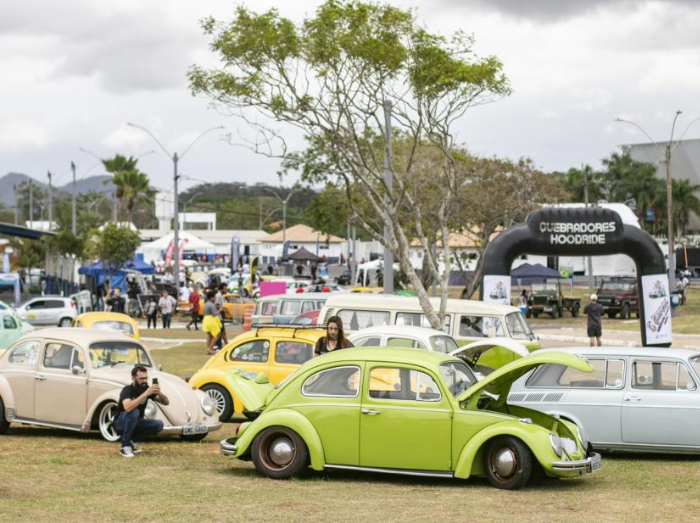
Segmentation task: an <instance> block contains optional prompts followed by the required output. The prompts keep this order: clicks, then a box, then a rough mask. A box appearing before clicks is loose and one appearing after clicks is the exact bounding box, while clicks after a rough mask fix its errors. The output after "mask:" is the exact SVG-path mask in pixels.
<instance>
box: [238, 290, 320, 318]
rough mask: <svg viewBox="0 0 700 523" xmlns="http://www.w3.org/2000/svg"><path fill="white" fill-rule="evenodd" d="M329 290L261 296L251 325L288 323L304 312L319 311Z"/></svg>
mask: <svg viewBox="0 0 700 523" xmlns="http://www.w3.org/2000/svg"><path fill="white" fill-rule="evenodd" d="M329 296H331V294H330V293H328V292H303V293H299V294H278V295H274V296H265V297H264V298H260V299H259V300H258V302H257V303H256V304H255V311H254V312H253V317H252V318H251V325H252V326H253V327H255V326H256V325H265V324H271V323H276V324H286V323H289V322H291V321H292V320H293V319H294V318H296V317H297V316H299V315H300V314H302V313H304V312H309V311H317V310H319V309H321V307H323V305H324V304H325V303H326V300H327V299H328V297H329Z"/></svg>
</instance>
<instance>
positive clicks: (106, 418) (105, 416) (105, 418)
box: [100, 403, 119, 441]
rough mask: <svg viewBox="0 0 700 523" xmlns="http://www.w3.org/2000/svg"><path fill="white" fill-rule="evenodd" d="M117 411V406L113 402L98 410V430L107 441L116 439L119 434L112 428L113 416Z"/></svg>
mask: <svg viewBox="0 0 700 523" xmlns="http://www.w3.org/2000/svg"><path fill="white" fill-rule="evenodd" d="M116 413H117V406H116V405H115V404H114V403H110V404H109V405H105V406H104V407H103V408H102V412H100V432H101V433H102V437H103V438H104V439H106V440H107V441H117V440H118V439H119V434H117V431H116V430H114V416H115V415H116Z"/></svg>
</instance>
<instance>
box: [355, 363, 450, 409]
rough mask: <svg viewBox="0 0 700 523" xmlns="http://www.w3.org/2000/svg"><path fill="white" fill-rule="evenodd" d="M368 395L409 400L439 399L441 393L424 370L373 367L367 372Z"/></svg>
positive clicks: (378, 397) (377, 397)
mask: <svg viewBox="0 0 700 523" xmlns="http://www.w3.org/2000/svg"><path fill="white" fill-rule="evenodd" d="M369 397H370V398H376V399H392V400H409V401H439V400H440V399H441V397H442V395H441V394H440V389H439V387H438V386H437V384H436V383H435V381H434V380H433V379H432V378H431V377H430V376H429V375H427V374H425V373H424V372H420V371H417V370H410V369H399V368H387V367H375V368H374V369H372V370H371V371H370V374H369Z"/></svg>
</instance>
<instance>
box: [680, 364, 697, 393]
mask: <svg viewBox="0 0 700 523" xmlns="http://www.w3.org/2000/svg"><path fill="white" fill-rule="evenodd" d="M696 388H697V385H695V380H693V378H692V377H691V376H690V373H689V372H688V369H687V368H686V367H685V365H681V366H680V368H679V369H678V390H695V389H696Z"/></svg>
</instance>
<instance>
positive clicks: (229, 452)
mask: <svg viewBox="0 0 700 523" xmlns="http://www.w3.org/2000/svg"><path fill="white" fill-rule="evenodd" d="M237 439H238V438H229V439H224V440H221V443H219V448H220V449H221V453H222V454H223V455H224V456H229V457H230V456H234V455H235V454H236V450H237V448H236V445H235V443H236V440H237Z"/></svg>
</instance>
